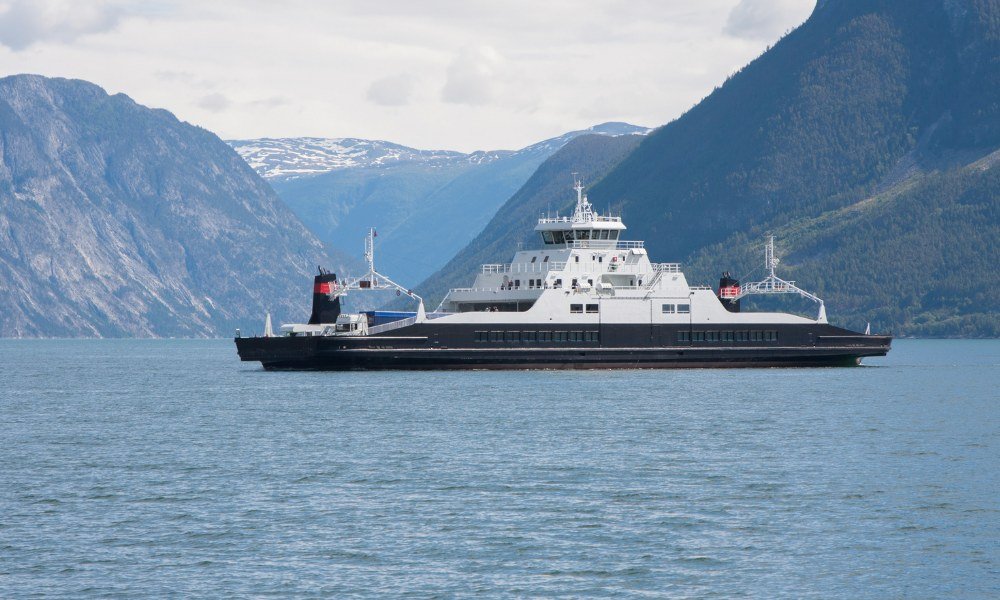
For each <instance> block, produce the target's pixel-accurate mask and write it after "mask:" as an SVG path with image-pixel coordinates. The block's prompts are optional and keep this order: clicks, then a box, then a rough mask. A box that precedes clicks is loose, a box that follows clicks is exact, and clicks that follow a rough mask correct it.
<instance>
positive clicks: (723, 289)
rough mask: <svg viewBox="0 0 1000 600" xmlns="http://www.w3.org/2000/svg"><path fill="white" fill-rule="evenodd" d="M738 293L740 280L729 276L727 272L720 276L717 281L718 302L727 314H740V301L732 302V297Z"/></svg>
mask: <svg viewBox="0 0 1000 600" xmlns="http://www.w3.org/2000/svg"><path fill="white" fill-rule="evenodd" d="M739 293H740V280H739V279H735V278H733V277H730V276H729V271H726V272H725V273H723V274H722V278H720V279H719V301H720V302H722V305H723V306H725V307H726V310H728V311H729V312H734V313H738V312H740V301H739V300H733V296H736V295H738V294H739Z"/></svg>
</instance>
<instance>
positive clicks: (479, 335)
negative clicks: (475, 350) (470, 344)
mask: <svg viewBox="0 0 1000 600" xmlns="http://www.w3.org/2000/svg"><path fill="white" fill-rule="evenodd" d="M489 337H490V336H489V332H488V331H477V332H476V341H477V342H485V341H487V340H488V339H489Z"/></svg>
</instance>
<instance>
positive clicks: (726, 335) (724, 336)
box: [719, 331, 733, 342]
mask: <svg viewBox="0 0 1000 600" xmlns="http://www.w3.org/2000/svg"><path fill="white" fill-rule="evenodd" d="M719 339H720V340H722V341H723V342H731V341H733V332H732V331H723V332H722V333H721V337H720V338H719Z"/></svg>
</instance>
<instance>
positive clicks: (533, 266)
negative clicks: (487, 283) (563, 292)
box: [481, 262, 566, 274]
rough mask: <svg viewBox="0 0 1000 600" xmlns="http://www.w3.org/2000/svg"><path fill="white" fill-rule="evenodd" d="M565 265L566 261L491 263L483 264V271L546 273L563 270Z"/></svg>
mask: <svg viewBox="0 0 1000 600" xmlns="http://www.w3.org/2000/svg"><path fill="white" fill-rule="evenodd" d="M565 267H566V263H565V262H536V263H523V264H522V263H515V264H489V265H483V266H482V268H481V272H482V273H484V274H499V273H546V272H548V271H562V270H563V269H564V268H565Z"/></svg>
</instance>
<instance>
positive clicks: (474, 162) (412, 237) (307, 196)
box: [230, 123, 648, 285]
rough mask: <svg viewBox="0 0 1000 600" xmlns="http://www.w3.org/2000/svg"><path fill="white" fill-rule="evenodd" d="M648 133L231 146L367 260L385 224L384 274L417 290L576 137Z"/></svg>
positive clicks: (322, 234)
mask: <svg viewBox="0 0 1000 600" xmlns="http://www.w3.org/2000/svg"><path fill="white" fill-rule="evenodd" d="M646 132H648V129H646V128H644V127H637V126H634V125H629V124H627V123H604V124H602V125H597V126H595V127H591V128H590V129H586V130H581V131H573V132H570V133H567V134H564V135H561V136H559V137H556V138H552V139H548V140H544V141H542V142H539V143H536V144H532V145H531V146H528V147H526V148H522V149H521V150H517V151H510V150H494V151H478V152H473V153H469V154H463V153H458V152H449V151H430V150H415V149H413V148H406V147H404V146H399V145H396V144H391V143H389V142H383V141H366V140H355V139H331V140H322V139H317V138H294V139H285V140H241V141H232V142H230V144H231V145H232V146H233V147H234V148H235V149H236V150H237V151H238V152H240V153H241V155H242V156H243V157H244V158H245V159H246V160H247V161H248V162H249V163H250V164H251V165H252V166H254V168H255V169H257V170H258V172H259V173H261V174H262V175H264V176H266V177H268V180H269V182H270V183H271V185H272V186H273V187H274V189H275V190H276V191H277V192H278V194H279V195H280V196H281V198H282V200H284V201H285V203H286V204H287V205H288V206H289V207H290V208H291V209H292V210H293V211H294V212H295V213H296V214H297V215H298V216H299V217H300V218H301V219H302V221H303V222H304V223H305V224H306V226H307V227H309V228H310V229H311V230H312V231H313V232H314V233H315V234H316V235H317V236H318V237H319V238H320V239H321V240H323V241H324V242H325V243H327V244H328V246H331V247H334V248H337V249H339V250H341V251H344V252H346V253H350V254H355V255H357V254H360V252H361V250H362V249H363V238H364V236H365V235H366V232H367V230H368V228H369V227H372V226H374V227H376V229H377V232H378V250H377V257H376V258H377V261H378V262H377V266H378V268H380V269H381V270H383V271H384V272H385V273H386V274H388V275H390V276H392V277H393V278H395V279H397V280H398V281H399V282H400V283H403V284H405V285H413V284H416V283H418V282H420V281H421V280H423V279H424V278H426V277H427V276H428V275H430V274H431V273H433V272H434V271H436V270H437V269H439V268H440V267H441V266H442V265H443V264H444V263H445V262H446V261H447V260H448V259H450V258H451V257H452V256H454V254H455V253H456V252H457V251H458V250H460V249H461V248H462V247H463V246H464V245H465V244H467V243H468V242H469V241H470V240H471V239H472V238H473V237H474V236H475V235H476V233H478V232H479V231H481V230H482V228H483V227H484V226H485V225H486V223H487V222H488V221H489V219H490V217H491V216H492V215H493V213H494V212H496V210H497V208H499V206H500V205H501V204H502V203H503V202H504V201H505V200H507V199H508V198H510V196H511V195H512V194H513V193H514V192H515V191H517V189H518V188H519V187H520V186H521V185H522V184H523V183H524V182H525V181H526V180H527V179H528V177H530V176H531V174H532V173H533V172H534V171H535V169H537V168H538V165H540V164H541V163H542V162H543V161H544V160H545V159H546V158H548V157H549V156H551V155H552V154H553V153H554V152H556V151H557V150H558V149H559V148H562V147H563V146H564V145H565V144H566V143H567V142H569V141H570V140H572V139H574V138H576V137H579V136H581V135H585V134H596V135H603V136H621V135H631V134H644V133H646ZM324 170H325V172H320V171H324ZM293 173H294V174H295V175H294V176H293V175H292V174H293Z"/></svg>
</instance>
